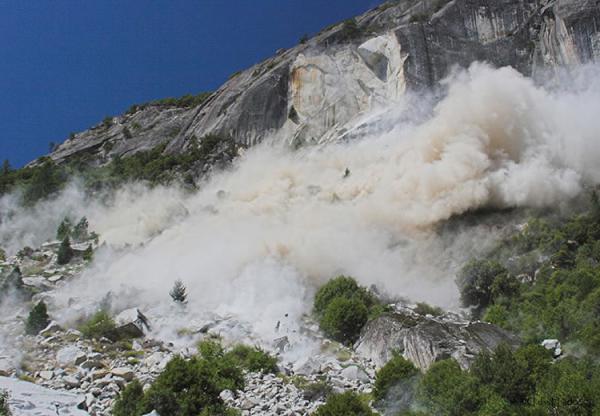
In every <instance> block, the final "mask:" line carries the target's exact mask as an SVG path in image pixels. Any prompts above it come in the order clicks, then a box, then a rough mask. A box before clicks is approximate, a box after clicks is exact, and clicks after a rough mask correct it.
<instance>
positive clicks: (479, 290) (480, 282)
mask: <svg viewBox="0 0 600 416" xmlns="http://www.w3.org/2000/svg"><path fill="white" fill-rule="evenodd" d="M507 275H508V271H507V270H506V269H505V268H504V267H503V266H502V265H501V264H500V263H498V262H496V261H493V260H472V261H470V262H469V263H467V264H466V265H465V266H464V267H463V268H462V270H461V271H460V273H459V275H458V277H457V284H458V287H459V289H460V297H461V301H462V303H463V305H464V306H475V307H476V308H477V309H483V308H485V307H486V306H488V305H489V304H490V303H491V302H492V300H493V299H494V297H495V296H499V295H501V294H502V293H501V290H502V289H503V288H504V286H510V285H509V284H508V283H502V284H496V280H498V281H502V282H505V281H507V280H508V279H509V277H508V276H507ZM495 287H497V289H496V292H497V293H496V292H494V288H495Z"/></svg>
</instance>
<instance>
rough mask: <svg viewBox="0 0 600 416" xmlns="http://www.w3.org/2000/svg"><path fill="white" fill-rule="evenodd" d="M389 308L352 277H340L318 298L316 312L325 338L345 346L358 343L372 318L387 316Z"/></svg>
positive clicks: (331, 281) (319, 292)
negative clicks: (381, 315)
mask: <svg viewBox="0 0 600 416" xmlns="http://www.w3.org/2000/svg"><path fill="white" fill-rule="evenodd" d="M385 310H386V308H385V306H383V305H381V304H380V303H379V302H378V300H377V299H376V298H375V296H373V295H372V294H371V293H369V292H368V291H367V289H365V288H364V287H361V286H359V285H358V283H356V280H354V279H353V278H351V277H347V276H338V277H336V278H334V279H331V280H330V281H329V282H327V283H326V284H325V285H323V286H322V287H321V288H320V289H319V290H318V291H317V293H316V295H315V301H314V311H315V314H316V315H317V318H318V319H319V325H320V327H321V330H322V331H323V332H324V333H325V335H327V336H329V337H331V338H332V339H334V340H336V341H340V342H343V343H345V344H352V343H353V342H355V341H356V340H357V339H358V336H359V335H360V331H361V329H362V327H363V326H364V325H365V324H366V323H367V321H368V319H369V317H371V318H374V317H376V316H379V315H380V314H381V313H383V312H385Z"/></svg>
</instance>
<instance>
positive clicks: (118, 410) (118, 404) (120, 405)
mask: <svg viewBox="0 0 600 416" xmlns="http://www.w3.org/2000/svg"><path fill="white" fill-rule="evenodd" d="M143 397H144V389H143V388H142V384H141V383H140V382H139V381H138V380H133V381H132V382H131V383H129V384H128V385H127V386H126V387H125V389H124V390H123V391H122V392H121V393H120V394H119V397H118V398H117V400H116V401H115V404H114V406H113V409H112V414H113V416H135V415H139V414H140V413H141V400H142V398H143Z"/></svg>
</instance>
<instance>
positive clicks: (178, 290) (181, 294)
mask: <svg viewBox="0 0 600 416" xmlns="http://www.w3.org/2000/svg"><path fill="white" fill-rule="evenodd" d="M169 295H170V296H171V298H172V299H173V301H174V302H177V303H186V301H187V294H186V293H185V286H184V285H183V282H182V281H181V280H175V283H173V288H172V289H171V291H170V292H169Z"/></svg>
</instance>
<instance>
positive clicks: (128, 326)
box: [115, 308, 150, 338]
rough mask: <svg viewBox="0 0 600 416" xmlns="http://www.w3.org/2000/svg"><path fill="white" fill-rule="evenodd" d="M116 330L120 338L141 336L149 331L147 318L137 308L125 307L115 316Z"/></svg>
mask: <svg viewBox="0 0 600 416" xmlns="http://www.w3.org/2000/svg"><path fill="white" fill-rule="evenodd" d="M115 323H116V324H117V329H116V332H117V334H118V336H119V337H122V338H139V337H143V336H144V334H145V333H146V332H147V331H150V324H149V322H148V318H146V316H144V314H143V313H142V312H141V311H140V310H139V309H137V308H131V309H126V310H124V311H123V312H121V313H120V314H118V315H117V316H116V317H115Z"/></svg>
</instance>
